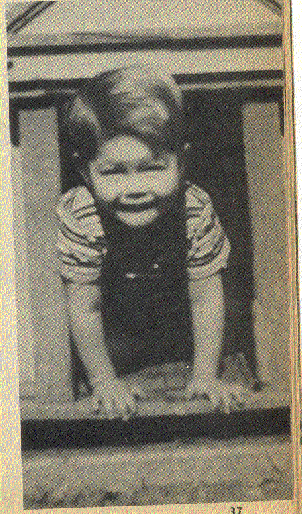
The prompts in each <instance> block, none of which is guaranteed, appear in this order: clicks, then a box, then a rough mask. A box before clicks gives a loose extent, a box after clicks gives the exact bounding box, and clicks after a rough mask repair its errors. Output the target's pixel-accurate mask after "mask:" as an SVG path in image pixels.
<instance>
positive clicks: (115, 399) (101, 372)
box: [65, 282, 140, 419]
mask: <svg viewBox="0 0 302 514" xmlns="http://www.w3.org/2000/svg"><path fill="white" fill-rule="evenodd" d="M65 290H66V296H67V301H68V311H69V317H70V324H71V329H72V334H73V337H74V340H75V343H76V345H77V348H78V351H79V354H80V357H81V359H82V361H83V363H84V364H85V366H86V368H87V371H88V376H89V380H90V382H91V384H92V386H93V397H92V406H93V407H94V408H96V409H97V408H98V406H99V402H100V401H101V402H102V403H103V406H104V408H105V410H106V412H107V414H108V416H109V417H115V416H119V417H123V418H124V419H126V418H128V417H129V414H130V413H131V412H134V411H135V408H136V405H135V400H134V396H135V395H139V394H140V391H138V390H129V389H128V388H127V387H126V384H125V383H124V382H123V380H121V379H118V378H117V377H116V374H115V370H114V368H113V365H112V363H111V361H110V358H109V356H108V353H107V350H106V346H105V339H104V330H103V322H102V317H101V312H100V304H101V301H102V298H101V291H100V287H99V286H98V285H97V284H93V283H87V284H77V283H73V282H67V284H66V285H65Z"/></svg>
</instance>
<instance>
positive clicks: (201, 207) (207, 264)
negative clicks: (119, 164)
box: [57, 183, 230, 283]
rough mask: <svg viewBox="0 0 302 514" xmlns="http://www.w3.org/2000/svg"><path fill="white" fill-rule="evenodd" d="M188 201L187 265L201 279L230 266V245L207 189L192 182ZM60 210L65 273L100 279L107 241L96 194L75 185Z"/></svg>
mask: <svg viewBox="0 0 302 514" xmlns="http://www.w3.org/2000/svg"><path fill="white" fill-rule="evenodd" d="M185 202H186V237H187V248H188V250H187V256H186V267H187V271H188V277H189V279H191V280H198V279H202V278H206V277H209V276H211V275H214V274H215V273H217V272H219V271H220V270H221V269H223V268H226V267H227V260H228V255H229V252H230V245H229V241H228V239H227V237H226V235H225V233H224V230H223V228H222V226H221V224H220V221H219V219H218V216H217V214H216V213H215V211H214V209H213V206H212V202H211V200H210V197H209V195H208V194H207V193H206V192H205V191H203V190H202V189H201V188H199V187H197V186H195V185H192V184H190V183H188V184H187V188H186V192H185ZM57 213H58V218H59V233H58V241H57V248H58V252H59V266H60V273H61V276H62V277H64V278H65V279H67V280H70V281H72V282H78V283H89V282H94V281H96V280H98V279H99V278H100V276H101V273H102V263H103V261H104V258H105V256H106V253H107V244H106V236H105V233H104V230H103V227H102V222H101V219H100V217H99V215H98V213H97V209H96V206H95V202H94V199H93V197H92V196H91V194H90V193H89V191H88V190H87V189H86V187H85V186H80V187H77V188H73V189H71V190H70V191H68V193H66V194H65V195H64V196H63V197H62V198H61V200H60V202H59V205H58V208H57ZM167 237H168V236H167Z"/></svg>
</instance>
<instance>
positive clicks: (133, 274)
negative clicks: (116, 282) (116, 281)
mask: <svg viewBox="0 0 302 514" xmlns="http://www.w3.org/2000/svg"><path fill="white" fill-rule="evenodd" d="M126 277H127V278H132V279H133V278H135V277H136V273H126Z"/></svg>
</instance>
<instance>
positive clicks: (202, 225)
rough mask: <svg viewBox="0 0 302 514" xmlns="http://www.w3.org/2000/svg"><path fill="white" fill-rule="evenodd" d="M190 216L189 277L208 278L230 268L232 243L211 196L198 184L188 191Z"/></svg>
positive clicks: (188, 239)
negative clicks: (215, 209) (228, 266)
mask: <svg viewBox="0 0 302 514" xmlns="http://www.w3.org/2000/svg"><path fill="white" fill-rule="evenodd" d="M186 216H187V241H188V253H187V270H188V276H189V279H191V280H198V279H201V278H207V277H209V276H211V275H214V274H215V273H218V272H219V271H220V270H222V269H223V268H226V267H227V262H228V257H229V253H230V243H229V241H228V238H227V236H226V234H225V232H224V230H223V228H222V226H221V223H220V221H219V218H218V216H217V214H216V213H215V211H214V209H213V205H212V202H211V199H210V197H209V195H208V194H207V193H206V192H205V191H203V190H202V189H200V188H199V187H197V186H194V185H189V186H188V189H187V191H186Z"/></svg>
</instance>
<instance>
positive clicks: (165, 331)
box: [58, 65, 243, 419]
mask: <svg viewBox="0 0 302 514" xmlns="http://www.w3.org/2000/svg"><path fill="white" fill-rule="evenodd" d="M66 122H67V124H68V127H69V131H70V135H71V138H72V142H73V145H74V148H75V154H74V158H75V166H76V168H77V170H78V171H79V173H80V175H81V176H82V179H83V180H84V183H85V186H79V187H77V188H74V189H71V190H70V191H69V192H68V193H67V194H65V195H64V196H63V198H62V199H61V201H60V204H59V206H58V216H59V220H60V231H59V238H58V248H59V254H60V266H61V269H60V272H61V275H62V277H63V281H64V287H65V290H66V296H67V302H68V311H69V316H70V325H71V330H72V334H73V338H74V341H75V343H76V346H77V349H78V352H79V355H80V357H81V359H82V361H83V363H84V365H85V367H86V369H87V372H88V376H89V380H90V382H91V385H92V387H93V395H92V405H93V406H94V407H95V408H98V406H99V404H100V402H101V403H102V404H103V407H104V408H105V410H106V412H107V414H108V416H109V417H116V416H117V417H119V416H120V417H123V418H124V419H127V418H128V416H129V415H131V413H133V412H135V409H136V402H135V399H136V397H139V396H144V395H145V394H146V391H142V390H141V388H140V387H134V386H133V384H132V386H129V384H128V385H127V373H129V372H131V371H134V370H136V369H139V368H141V367H144V366H145V365H148V364H149V365H150V363H151V364H152V363H153V362H158V359H162V360H165V355H170V356H171V352H172V354H173V350H174V349H175V359H177V358H178V360H180V359H179V356H180V357H181V359H183V360H188V359H190V358H192V360H193V373H192V378H191V380H190V382H189V383H188V384H187V388H186V395H187V397H188V398H191V397H193V396H194V395H207V397H208V398H209V400H210V401H211V402H212V403H213V405H214V406H216V407H217V406H221V407H222V408H223V409H224V410H226V411H229V409H230V407H231V404H232V402H240V401H242V395H243V389H242V388H241V386H238V385H235V384H230V383H227V382H224V381H223V380H220V379H219V378H217V364H218V357H219V352H220V348H221V344H222V337H223V328H224V300H223V288H222V281H221V275H220V271H221V270H222V269H223V268H225V267H226V265H227V259H228V255H229V250H230V248H229V242H228V239H227V237H226V236H225V234H224V231H223V229H222V227H221V225H220V222H219V220H218V218H217V215H216V214H215V212H214V210H213V207H212V204H211V201H210V198H209V196H208V195H207V193H205V191H203V190H202V189H200V188H198V187H196V186H194V185H192V184H189V183H187V182H186V181H185V179H184V170H185V149H184V115H183V110H182V98H181V93H180V91H179V89H178V87H177V85H176V84H175V83H174V81H173V80H172V78H171V77H166V76H162V75H160V74H156V73H155V72H154V71H153V70H152V68H149V67H146V66H141V65H139V66H130V67H127V68H126V67H125V68H121V69H118V70H114V71H110V72H107V73H103V74H101V75H98V76H96V77H94V78H92V79H89V80H87V81H86V82H85V84H83V87H82V88H81V89H80V90H79V92H78V95H77V96H76V98H75V100H74V101H73V102H72V103H71V105H70V106H69V108H68V112H67V116H66ZM187 305H189V310H188V309H186V306H187ZM190 336H193V350H192V347H191V345H190ZM192 351H193V354H192ZM190 352H191V353H190ZM169 358H170V357H169Z"/></svg>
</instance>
